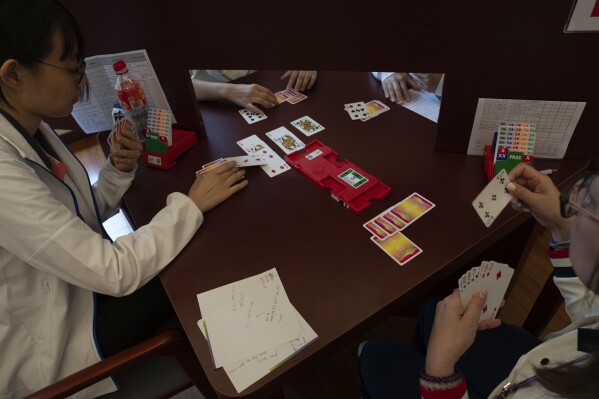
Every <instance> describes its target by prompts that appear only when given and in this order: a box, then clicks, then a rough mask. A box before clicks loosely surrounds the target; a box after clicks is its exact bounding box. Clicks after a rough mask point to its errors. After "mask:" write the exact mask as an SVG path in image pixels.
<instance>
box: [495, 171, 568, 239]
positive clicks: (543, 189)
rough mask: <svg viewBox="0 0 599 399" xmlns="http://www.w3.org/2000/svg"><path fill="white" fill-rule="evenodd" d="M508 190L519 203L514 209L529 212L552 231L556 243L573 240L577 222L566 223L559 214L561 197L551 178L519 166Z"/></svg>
mask: <svg viewBox="0 0 599 399" xmlns="http://www.w3.org/2000/svg"><path fill="white" fill-rule="evenodd" d="M508 177H509V179H510V183H508V185H507V186H506V188H507V190H508V191H509V193H510V194H512V196H513V197H514V198H515V199H516V200H517V202H516V201H514V202H513V205H514V209H517V210H518V209H520V210H526V211H530V212H531V213H532V215H533V217H534V218H535V219H536V220H537V221H538V222H539V223H540V224H541V225H542V226H544V227H546V228H548V229H549V230H550V231H551V235H552V236H553V239H554V240H556V241H566V240H569V239H570V230H571V228H572V223H573V221H574V218H568V219H565V218H563V217H562V215H561V213H560V200H559V197H560V193H559V190H558V189H557V187H555V184H553V182H552V181H551V178H549V176H547V175H544V174H542V173H541V172H539V171H537V170H536V169H534V168H533V167H531V166H528V165H526V164H524V163H521V164H518V165H517V166H516V167H515V168H514V169H512V170H511V172H510V173H509V174H508Z"/></svg>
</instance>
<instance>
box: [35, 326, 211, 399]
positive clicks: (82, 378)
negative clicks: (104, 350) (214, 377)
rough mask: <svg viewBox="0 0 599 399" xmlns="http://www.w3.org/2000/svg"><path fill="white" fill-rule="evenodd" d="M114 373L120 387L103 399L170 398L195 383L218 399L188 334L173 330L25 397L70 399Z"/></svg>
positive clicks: (207, 395) (207, 396) (206, 395)
mask: <svg viewBox="0 0 599 399" xmlns="http://www.w3.org/2000/svg"><path fill="white" fill-rule="evenodd" d="M114 375H118V384H119V390H118V391H116V392H113V393H110V394H106V395H102V396H100V397H99V398H102V399H120V398H127V399H135V398H143V399H151V398H156V399H158V398H169V397H170V396H172V395H175V394H177V393H179V392H181V391H183V390H184V389H187V388H189V387H191V386H193V385H194V384H195V385H196V386H197V387H198V389H200V391H202V394H203V395H204V396H205V397H206V398H211V399H212V398H216V394H215V393H214V391H213V390H212V388H211V387H210V385H209V383H208V380H207V379H206V376H205V375H204V373H203V371H202V368H201V366H200V364H199V362H198V360H197V358H196V356H195V354H194V352H193V349H192V348H191V345H190V344H189V341H188V340H187V337H186V336H185V334H184V333H183V332H182V331H181V330H179V329H169V330H167V331H164V332H162V333H160V334H158V335H156V336H154V337H152V338H149V339H147V340H145V341H143V342H141V343H139V344H136V345H134V346H132V347H131V348H128V349H126V350H124V351H122V352H119V353H117V354H115V355H113V356H110V357H107V358H106V359H103V360H101V361H100V362H98V363H96V364H93V365H91V366H89V367H87V368H85V369H83V370H81V371H78V372H76V373H74V374H72V375H70V376H68V377H66V378H64V379H62V380H60V381H57V382H55V383H54V384H51V385H49V386H47V387H45V388H43V389H40V390H39V391H37V392H34V393H32V394H30V395H28V396H27V397H26V398H25V399H59V398H66V397H68V396H70V395H73V394H75V393H77V392H79V391H81V390H82V389H84V388H86V387H89V386H91V385H93V384H95V383H96V382H98V381H101V380H103V379H105V378H107V377H110V376H114Z"/></svg>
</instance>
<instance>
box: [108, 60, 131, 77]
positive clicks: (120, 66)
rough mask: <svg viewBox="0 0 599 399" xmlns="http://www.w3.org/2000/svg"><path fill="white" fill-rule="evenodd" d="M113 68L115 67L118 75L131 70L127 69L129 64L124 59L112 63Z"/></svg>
mask: <svg viewBox="0 0 599 399" xmlns="http://www.w3.org/2000/svg"><path fill="white" fill-rule="evenodd" d="M112 69H114V72H115V73H116V74H117V75H122V74H124V73H127V72H129V70H128V69H127V64H125V61H123V60H119V61H117V62H115V63H114V64H112Z"/></svg>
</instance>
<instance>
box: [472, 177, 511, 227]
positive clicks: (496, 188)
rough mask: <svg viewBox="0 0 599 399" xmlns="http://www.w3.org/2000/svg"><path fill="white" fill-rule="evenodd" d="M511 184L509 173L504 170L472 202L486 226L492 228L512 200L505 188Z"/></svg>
mask: <svg viewBox="0 0 599 399" xmlns="http://www.w3.org/2000/svg"><path fill="white" fill-rule="evenodd" d="M509 182H510V179H509V178H508V176H507V172H506V171H505V169H502V170H501V171H500V172H499V173H498V174H497V175H496V176H495V177H494V178H493V179H492V180H491V181H490V182H489V184H488V185H487V186H486V187H485V188H484V189H483V191H482V192H481V193H480V194H479V195H478V196H477V197H476V198H475V199H474V201H472V206H473V207H474V210H475V211H476V213H477V214H478V216H480V218H481V220H482V221H483V223H484V224H485V226H487V227H489V226H491V224H493V222H494V221H495V219H497V216H499V214H500V213H501V211H503V208H505V207H506V205H507V204H509V202H510V200H511V199H512V195H511V194H510V193H509V192H508V191H507V189H506V188H505V186H506V185H507V184H508V183H509Z"/></svg>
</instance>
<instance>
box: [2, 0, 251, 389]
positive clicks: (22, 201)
mask: <svg viewBox="0 0 599 399" xmlns="http://www.w3.org/2000/svg"><path fill="white" fill-rule="evenodd" d="M86 84H87V80H86V77H85V62H84V43H83V39H82V36H81V32H80V30H79V27H78V26H77V24H76V22H75V21H74V19H73V18H72V16H71V15H70V14H69V12H68V11H67V10H66V9H65V8H64V7H63V6H62V5H61V4H59V3H58V2H57V1H55V0H2V1H1V2H0V398H15V397H22V396H24V395H26V394H28V393H30V392H33V391H36V390H38V389H40V388H42V387H44V386H46V385H48V384H51V383H53V382H55V381H57V380H59V379H61V378H64V377H66V376H67V375H70V374H72V373H74V372H76V371H78V370H80V369H82V368H84V367H86V366H89V365H91V364H93V363H95V362H97V361H99V360H100V359H101V357H102V351H104V352H105V353H104V355H108V354H110V353H112V352H114V351H117V350H119V349H122V348H123V347H125V346H128V345H131V344H132V343H134V342H135V340H136V339H140V338H143V336H144V334H148V333H150V332H151V330H152V329H153V328H154V327H155V326H156V325H157V324H159V323H160V322H161V321H162V318H165V317H168V316H169V315H170V314H169V312H170V311H172V309H170V305H169V304H168V301H167V299H166V298H165V296H164V294H163V293H162V292H161V286H160V283H159V281H157V280H156V279H155V278H154V277H155V276H156V275H157V274H158V273H159V272H160V271H161V270H162V269H163V268H164V267H165V266H166V265H168V263H169V262H170V261H171V260H172V259H173V258H174V257H175V256H176V255H177V254H178V253H179V251H181V249H182V248H183V247H184V246H185V245H186V244H187V242H189V240H190V239H191V238H192V237H193V235H194V234H195V232H196V231H197V230H198V228H199V227H200V225H201V224H202V221H203V214H204V213H205V212H206V211H208V210H210V209H211V208H213V207H214V206H216V205H218V204H219V203H220V202H222V201H224V200H225V199H227V198H228V197H229V196H231V195H232V194H233V193H235V192H237V191H239V190H240V189H242V188H243V187H245V186H246V185H247V181H245V180H242V179H243V171H240V170H238V169H237V168H236V167H235V164H234V163H232V162H230V163H226V164H224V165H221V166H220V167H218V168H216V169H214V170H213V171H211V172H209V173H207V174H204V175H203V176H198V177H196V180H195V182H194V184H193V185H192V187H191V188H190V190H189V193H188V194H187V195H185V194H182V193H172V194H170V195H169V197H168V199H167V204H166V206H165V207H164V208H163V209H162V210H161V211H160V212H158V214H157V215H156V216H155V217H154V218H153V219H152V221H151V222H150V223H149V224H148V225H146V226H143V227H141V228H139V229H138V230H136V231H135V232H133V233H131V234H129V235H127V236H123V237H120V238H119V239H117V240H116V241H115V242H111V241H110V240H109V239H108V238H106V235H105V234H104V232H103V229H102V224H101V223H102V221H104V220H105V219H107V218H108V217H110V216H111V215H113V214H114V213H115V211H116V210H117V209H118V207H119V204H120V200H121V196H122V195H123V194H124V192H125V191H126V190H127V189H128V188H129V186H130V185H131V182H132V180H133V178H134V175H135V170H136V167H137V160H138V158H139V155H140V145H139V142H138V140H136V138H135V135H134V134H133V133H132V132H131V131H129V130H127V131H126V132H125V133H123V134H122V135H121V137H119V138H118V139H117V141H118V143H119V144H120V147H121V149H114V148H113V150H112V151H111V155H110V157H109V159H108V160H107V161H106V163H105V164H104V166H103V168H102V171H101V172H100V176H99V179H98V182H97V183H96V184H94V185H93V186H92V185H90V182H89V178H88V176H87V173H86V171H85V169H84V168H83V166H82V165H81V163H80V162H79V161H78V160H77V158H76V157H75V156H74V155H73V154H72V153H71V152H70V151H69V149H68V148H67V147H66V146H64V145H63V143H62V142H61V140H60V138H59V137H58V136H57V135H56V133H55V132H54V131H53V130H52V129H51V128H50V127H49V126H48V125H47V124H45V123H44V122H43V119H44V118H45V117H60V116H66V115H69V114H70V113H71V111H72V109H73V105H74V104H75V102H77V100H78V99H79V97H80V96H81V94H82V91H84V90H85V85H86ZM148 282H150V284H147V283H148ZM146 284H147V285H146ZM141 287H143V288H142V289H141V290H139V289H140V288H141ZM138 290H139V291H138ZM136 291H137V292H136ZM133 293H135V294H133ZM131 294H133V295H131ZM113 297H122V298H113ZM147 301H152V302H151V305H149V306H138V307H136V308H133V307H135V306H136V304H137V303H140V302H143V303H145V304H146V305H148V304H150V302H147ZM115 308H121V309H128V310H127V313H126V314H128V315H135V318H133V317H131V319H130V320H127V319H126V318H125V320H122V319H119V314H118V313H117V312H115V311H114V309H115ZM157 309H162V311H157ZM96 312H97V315H98V317H96ZM127 322H130V324H131V325H123V324H122V323H127ZM139 326H141V328H138V327H139ZM131 331H132V332H133V335H132V336H127V334H128V332H131ZM120 333H123V334H124V335H116V336H114V335H113V334H120ZM115 389H116V387H115V385H114V384H113V382H112V381H111V380H110V379H107V380H104V381H101V382H100V383H98V384H96V385H94V386H92V387H90V388H89V389H87V390H85V391H83V392H81V394H80V396H81V397H92V396H97V395H100V394H103V393H107V392H110V391H113V390H115Z"/></svg>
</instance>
